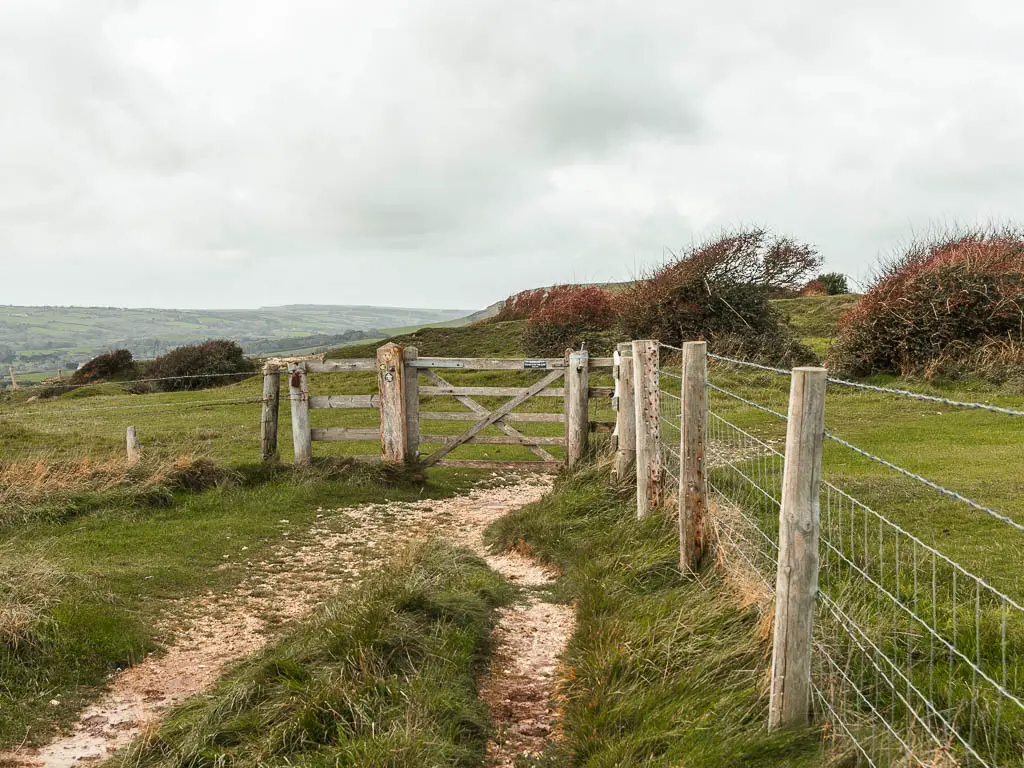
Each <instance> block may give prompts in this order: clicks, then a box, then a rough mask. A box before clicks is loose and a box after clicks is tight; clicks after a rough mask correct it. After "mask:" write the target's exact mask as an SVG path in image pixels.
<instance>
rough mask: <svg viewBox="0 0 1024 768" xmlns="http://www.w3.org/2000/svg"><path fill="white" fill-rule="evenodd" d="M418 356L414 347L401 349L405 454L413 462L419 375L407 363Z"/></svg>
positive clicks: (417, 440)
mask: <svg viewBox="0 0 1024 768" xmlns="http://www.w3.org/2000/svg"><path fill="white" fill-rule="evenodd" d="M419 356H420V354H419V350H418V349H417V348H416V347H406V348H405V349H404V350H402V360H403V361H405V371H404V372H403V375H404V377H405V378H404V380H403V384H404V386H405V439H406V449H405V456H406V460H407V461H413V462H415V461H417V460H419V457H420V375H419V368H413V367H412V366H411V365H409V363H411V362H412V361H413V360H416V359H418V358H419Z"/></svg>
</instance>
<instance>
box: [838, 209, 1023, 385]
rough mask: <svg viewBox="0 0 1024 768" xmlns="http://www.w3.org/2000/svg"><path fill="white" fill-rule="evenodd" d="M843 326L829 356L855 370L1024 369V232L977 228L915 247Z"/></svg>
mask: <svg viewBox="0 0 1024 768" xmlns="http://www.w3.org/2000/svg"><path fill="white" fill-rule="evenodd" d="M840 329H841V330H840V334H839V337H838V339H837V340H836V342H835V344H834V345H833V346H832V348H831V349H830V351H829V355H828V363H829V366H830V367H832V368H834V369H837V370H840V371H842V372H844V373H846V374H848V375H853V376H863V375H871V374H875V373H893V374H899V375H923V376H936V375H944V376H950V375H953V376H955V375H960V374H964V373H970V372H979V373H986V374H991V375H995V376H997V377H1005V376H1006V375H1011V374H1012V372H1013V371H1018V372H1021V371H1024V233H1022V232H1020V231H1018V230H1015V229H1002V230H975V231H968V232H959V233H955V234H953V235H949V236H945V237H941V238H938V239H935V240H932V241H928V242H918V243H915V244H913V245H911V246H910V247H909V248H908V249H907V250H906V251H905V252H904V253H903V254H901V255H899V256H898V257H897V258H895V259H893V260H892V261H890V262H889V263H888V264H885V265H884V266H883V270H882V272H881V273H880V274H879V276H878V277H877V278H876V279H875V280H874V282H873V284H872V285H871V286H870V288H869V290H868V292H867V293H866V294H865V295H864V297H863V298H862V299H861V300H860V301H859V302H858V303H857V305H856V306H855V307H854V308H853V309H852V310H851V311H850V312H849V313H847V314H846V315H845V316H844V317H843V319H842V321H841V323H840Z"/></svg>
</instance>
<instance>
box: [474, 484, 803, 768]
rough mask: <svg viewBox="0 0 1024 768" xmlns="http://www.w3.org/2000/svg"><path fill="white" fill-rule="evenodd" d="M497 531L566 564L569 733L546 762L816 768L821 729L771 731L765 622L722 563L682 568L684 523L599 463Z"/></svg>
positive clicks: (509, 543)
mask: <svg viewBox="0 0 1024 768" xmlns="http://www.w3.org/2000/svg"><path fill="white" fill-rule="evenodd" d="M488 536H489V537H490V539H491V540H492V541H493V542H495V543H498V544H500V545H502V546H504V547H505V548H522V549H526V550H528V551H530V552H531V553H532V554H533V555H534V556H536V557H538V558H540V559H542V560H544V561H547V562H550V563H553V564H555V565H557V566H558V567H560V568H561V569H562V570H563V571H564V573H565V575H564V577H563V578H562V579H561V580H560V582H559V584H558V587H557V589H558V591H559V592H560V593H561V596H562V597H563V598H564V599H572V600H576V601H577V603H578V610H577V619H578V624H577V629H576V632H575V634H574V635H573V637H572V640H571V641H570V645H569V650H568V654H567V660H566V661H567V667H568V668H567V674H566V678H565V682H564V683H563V685H562V689H561V692H560V695H561V697H562V707H563V717H562V729H563V731H564V740H562V741H561V742H558V743H556V744H555V745H554V746H552V748H551V750H550V753H549V754H547V755H545V757H544V758H543V759H541V760H539V761H538V762H537V765H545V766H547V765H550V766H570V765H571V766H587V768H598V767H602V768H603V767H609V768H610V767H611V766H627V765H629V766H634V765H644V766H651V767H654V766H665V768H669V766H680V765H686V766H688V768H694V767H695V766H708V767H711V766H737V765H743V766H748V767H751V766H811V765H819V764H821V762H822V760H823V751H822V747H821V744H820V741H819V740H818V738H817V736H816V735H815V734H814V733H813V732H811V731H801V732H794V733H784V734H769V733H768V732H767V729H766V723H767V695H766V694H767V690H766V687H767V673H768V667H769V665H770V653H769V646H768V640H767V637H766V634H767V633H766V632H765V625H764V622H763V621H762V619H761V617H760V615H759V612H758V610H757V609H756V608H754V607H743V602H744V601H743V600H742V599H741V597H740V596H738V595H736V594H735V593H733V592H731V591H730V589H728V588H727V587H726V585H725V584H724V583H723V580H722V577H721V575H720V574H719V573H718V572H717V571H716V570H715V569H708V570H706V571H705V572H704V573H702V574H701V576H700V578H699V579H698V580H693V579H687V578H684V577H683V576H682V575H681V574H680V573H679V571H678V568H677V565H676V563H677V561H678V554H677V544H676V542H677V538H676V532H675V529H674V523H671V522H666V521H665V519H664V518H662V517H661V516H658V515H652V516H650V518H648V519H647V520H644V521H637V520H636V518H635V502H634V501H633V495H632V493H631V491H629V490H626V489H623V488H618V487H616V486H615V485H613V484H611V483H610V482H609V480H608V472H607V471H605V470H604V469H601V468H590V469H587V470H584V471H583V472H580V473H577V474H575V475H572V476H569V477H566V478H563V479H561V480H559V482H558V483H557V485H556V487H555V490H554V492H553V493H552V494H550V495H549V496H548V497H547V498H545V499H544V500H543V501H541V502H538V503H537V504H533V505H531V506H528V507H525V508H523V509H522V510H519V511H517V512H514V513H513V514H511V515H509V516H507V517H505V518H503V519H502V520H500V521H498V522H497V523H495V525H494V526H492V527H491V529H490V531H489V532H488Z"/></svg>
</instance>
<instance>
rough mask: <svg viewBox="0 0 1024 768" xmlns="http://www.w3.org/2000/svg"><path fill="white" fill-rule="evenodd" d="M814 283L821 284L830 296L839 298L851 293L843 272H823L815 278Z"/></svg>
mask: <svg viewBox="0 0 1024 768" xmlns="http://www.w3.org/2000/svg"><path fill="white" fill-rule="evenodd" d="M814 281H816V282H819V283H821V284H822V285H823V286H824V287H825V290H826V291H828V295H829V296H839V295H840V294H843V293H849V292H850V284H849V283H848V282H847V280H846V275H844V274H843V273H842V272H823V273H822V274H820V275H818V276H817V277H816V278H814ZM814 281H812V282H814Z"/></svg>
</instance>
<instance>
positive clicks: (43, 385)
mask: <svg viewBox="0 0 1024 768" xmlns="http://www.w3.org/2000/svg"><path fill="white" fill-rule="evenodd" d="M260 375H262V371H258V370H254V371H234V372H232V373H195V374H189V375H186V376H159V377H156V378H149V379H131V380H129V381H91V382H87V383H84V384H72V383H70V382H69V383H67V384H65V383H63V382H62V381H58V382H40V383H37V384H19V385H18V386H17V388H16V389H15V388H14V387H8V389H9V390H11V391H15V392H16V391H21V390H27V391H34V390H37V389H48V390H52V389H71V390H78V389H87V388H89V387H109V386H111V385H114V386H122V387H130V386H132V385H134V384H152V383H154V382H158V381H189V380H194V379H222V378H226V377H230V376H234V377H246V378H251V377H253V376H260Z"/></svg>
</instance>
